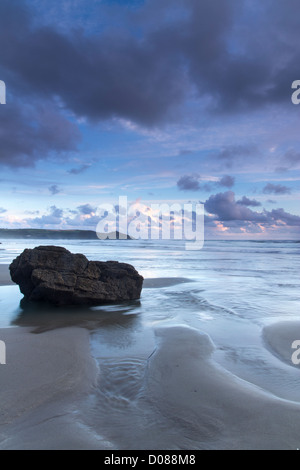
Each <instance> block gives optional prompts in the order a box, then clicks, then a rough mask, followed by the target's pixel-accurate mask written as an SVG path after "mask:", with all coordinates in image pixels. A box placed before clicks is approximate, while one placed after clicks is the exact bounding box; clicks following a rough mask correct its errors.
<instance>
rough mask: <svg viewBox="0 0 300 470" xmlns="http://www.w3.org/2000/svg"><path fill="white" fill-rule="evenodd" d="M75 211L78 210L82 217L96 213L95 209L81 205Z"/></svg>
mask: <svg viewBox="0 0 300 470" xmlns="http://www.w3.org/2000/svg"><path fill="white" fill-rule="evenodd" d="M77 209H78V211H79V213H80V214H83V215H90V214H95V213H96V211H97V208H96V207H93V206H91V205H90V204H84V205H81V206H79V207H78V208H77Z"/></svg>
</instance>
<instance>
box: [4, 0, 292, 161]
mask: <svg viewBox="0 0 300 470" xmlns="http://www.w3.org/2000/svg"><path fill="white" fill-rule="evenodd" d="M56 8H59V7H56ZM74 8H76V5H75V6H74ZM294 9H296V11H297V4H296V3H295V0H287V2H285V3H284V4H283V2H278V4H277V5H275V6H274V5H273V3H272V2H269V1H267V2H264V4H263V5H262V3H261V2H260V1H258V0H254V1H253V2H251V4H250V3H249V2H248V1H246V0H244V1H242V0H227V1H226V2H224V0H214V2H212V1H211V0H201V2H199V0H186V1H183V0H172V2H170V0H152V1H151V2H142V3H141V4H139V7H138V8H135V9H130V8H128V4H127V2H124V4H123V5H122V3H120V4H119V5H118V8H117V10H116V8H111V9H109V6H108V5H107V2H103V5H102V6H101V5H99V9H98V14H99V18H100V17H102V16H103V15H102V14H105V15H106V16H105V18H106V21H105V27H103V28H98V30H97V31H93V30H89V29H88V26H85V25H84V24H83V28H81V30H80V29H79V28H74V29H71V27H67V26H66V28H65V29H63V28H60V29H58V28H57V26H56V22H55V20H52V22H51V20H49V22H48V24H47V26H46V25H45V23H44V22H38V21H37V20H38V18H36V15H35V10H34V9H31V7H30V2H28V3H26V2H21V1H18V0H15V1H14V2H12V1H11V0H2V1H1V7H0V42H1V44H4V43H5V44H6V47H5V48H4V47H3V48H1V51H0V63H1V69H0V71H1V73H2V74H4V76H5V77H12V80H11V83H12V87H13V88H14V90H17V91H18V93H22V94H23V96H26V97H27V99H29V100H30V99H31V97H33V96H35V97H39V98H41V99H44V98H45V97H47V98H49V97H58V98H59V100H60V102H61V103H62V104H63V106H64V107H66V108H67V109H69V110H71V111H72V112H73V113H75V115H76V116H78V117H86V118H88V119H90V120H93V121H95V120H102V119H110V118H114V117H118V118H124V119H129V120H131V121H133V122H135V123H139V124H141V125H143V126H148V127H151V126H156V125H158V124H159V123H161V122H166V121H168V122H173V121H174V116H175V112H174V111H175V110H177V109H178V106H181V105H182V104H183V103H184V102H185V100H186V99H187V98H188V97H189V96H191V93H190V92H191V90H193V91H194V92H195V97H196V99H200V100H201V99H202V98H203V97H205V98H206V97H210V98H211V101H210V103H211V110H213V111H222V112H223V113H229V114H231V113H233V112H239V111H241V110H245V109H247V111H249V110H251V109H255V108H261V107H263V106H264V105H265V104H268V103H272V104H273V103H276V102H278V103H284V102H289V103H290V85H291V83H292V81H293V80H294V79H295V77H297V73H298V68H297V64H298V63H299V62H300V51H299V50H298V49H297V48H295V44H296V43H297V40H298V31H299V26H300V21H299V20H296V19H295V16H296V15H295V14H294ZM116 12H117V14H118V18H119V21H118V29H117V28H116V27H115V26H114V27H112V28H110V27H109V24H113V25H115V21H114V15H116ZM53 16H54V17H55V15H51V18H53ZM57 16H59V10H58V11H57ZM283 18H284V20H283ZM39 24H40V26H38V25H39ZM86 24H87V25H89V22H88V21H87V22H86ZM274 24H276V35H275V34H274ZM253 30H255V35H253ZM16 31H17V32H18V34H15V32H16ZM282 44H284V47H283V46H282ZM279 64H284V66H279ZM5 77H4V78H5ZM178 115H180V114H179V113H178ZM231 150H234V149H231ZM229 154H230V152H229ZM220 158H222V155H220ZM223 158H226V159H228V158H230V157H227V156H226V151H225V153H223Z"/></svg>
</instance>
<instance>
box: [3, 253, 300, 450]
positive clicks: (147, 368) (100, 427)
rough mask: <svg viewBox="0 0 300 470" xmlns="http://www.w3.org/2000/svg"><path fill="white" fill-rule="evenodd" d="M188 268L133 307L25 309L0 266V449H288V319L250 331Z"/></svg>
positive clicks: (291, 419)
mask: <svg viewBox="0 0 300 470" xmlns="http://www.w3.org/2000/svg"><path fill="white" fill-rule="evenodd" d="M76 248H77V247H76ZM107 250H108V251H109V250H110V248H109V247H108V248H107ZM76 251H78V250H77V249H76ZM120 253H124V256H127V255H128V253H127V248H126V250H124V251H120ZM160 253H161V252H160ZM110 255H111V253H107V256H106V257H107V258H108V259H109V258H110V257H111V256H110ZM138 255H139V256H140V254H138ZM102 256H103V254H102ZM201 256H203V258H204V257H205V256H206V257H207V256H208V255H207V253H206V254H205V255H201ZM218 256H219V254H218ZM167 258H168V257H167V256H166V263H167V262H169V260H168V259H167ZM199 258H200V255H199ZM136 264H138V263H137V262H136ZM199 266H200V267H201V264H200V263H199ZM202 267H203V264H202ZM176 269H177V268H176ZM188 270H189V271H190V268H188ZM188 270H186V271H185V270H181V271H178V270H177V271H175V270H173V271H171V270H169V273H170V276H169V277H167V276H165V277H146V276H145V277H146V279H145V282H144V289H143V294H142V298H141V301H140V302H133V303H128V304H125V305H119V306H117V305H116V306H107V307H99V308H98V307H93V308H91V309H81V310H74V311H72V310H68V311H66V310H57V309H55V308H53V309H51V308H50V309H49V310H45V309H43V308H42V306H37V307H36V311H31V310H29V311H28V310H23V307H18V304H19V303H20V300H21V299H22V296H21V295H20V293H19V291H18V287H17V286H13V285H12V283H11V281H10V275H9V270H8V264H0V280H1V281H0V282H1V284H0V294H1V296H0V299H1V304H2V317H0V320H1V318H2V320H1V321H2V325H4V324H5V327H2V328H0V340H1V341H4V342H5V344H6V365H0V383H1V388H0V402H1V412H0V449H1V450H8V449H71V450H72V449H100V450H106V451H111V450H130V449H136V450H138V449H145V450H151V449H153V450H155V449H157V450H172V449H174V450H180V449H189V450H196V449H199V450H200V449H289V450H293V449H297V448H298V447H299V435H300V396H299V383H300V370H299V367H297V366H295V365H294V364H292V362H291V355H292V353H293V350H292V349H291V343H292V342H293V341H295V340H298V339H299V340H300V321H298V320H297V318H296V317H295V316H293V317H290V318H289V319H288V320H286V321H283V316H282V317H281V318H279V316H276V315H273V316H271V315H269V316H268V317H267V319H266V321H265V320H264V321H260V320H259V321H258V319H259V318H260V316H259V312H260V310H257V312H258V314H257V316H256V317H255V318H254V319H255V321H254V322H253V321H252V319H251V317H250V316H249V314H248V312H247V315H246V314H245V315H242V312H243V310H242V308H241V307H242V303H240V304H239V305H240V306H239V307H238V308H237V307H234V304H233V303H232V304H231V305H229V303H227V304H226V302H225V300H226V299H225V300H223V306H222V307H221V306H220V297H218V295H217V292H216V290H215V288H214V286H215V285H216V282H215V278H216V277H217V275H214V276H210V277H209V276H208V275H206V277H207V278H209V279H211V281H209V282H211V283H212V284H211V285H212V288H211V289H209V288H208V287H209V285H208V284H205V283H204V278H202V280H201V282H200V281H199V278H197V277H196V276H195V275H194V276H191V277H188V276H187V273H188ZM160 271H161V272H164V270H163V267H162V265H161V266H160ZM152 272H153V274H156V273H157V271H156V272H155V271H154V270H153V271H152ZM165 272H167V271H165ZM190 272H192V271H190ZM149 273H150V271H148V274H149ZM174 274H177V276H175V275H174ZM247 276H249V274H248V272H247ZM238 279H239V278H238ZM218 285H220V283H218ZM239 285H240V284H239ZM232 288H233V287H232V286H231V289H232ZM261 288H262V286H261V284H260V286H259V289H260V291H261ZM284 288H288V289H291V287H290V284H289V286H288V287H286V286H285V287H284ZM224 294H226V291H225V290H224ZM204 295H205V297H204ZM210 295H211V297H214V299H215V302H214V304H212V303H211V297H210ZM7 296H8V298H6V297H7ZM252 297H253V296H252ZM245 299H246V295H245V296H244V300H245ZM253 300H255V299H253ZM253 300H252V302H251V306H252V310H251V314H252V316H253V308H255V305H256V304H255V302H254V301H253ZM276 301H277V304H278V303H279V300H278V297H277V299H276ZM4 302H6V303H4ZM209 302H210V303H209ZM231 302H233V301H231ZM235 302H236V298H235ZM285 302H286V300H285ZM171 304H172V309H170V308H168V305H169V306H170V305H171ZM260 304H261V302H260ZM289 305H291V306H292V305H293V304H292V303H291V304H289ZM3 306H5V309H7V312H5V315H4V316H3V312H4V310H3V308H4V307H3ZM253 306H254V307H253ZM264 309H265V310H264V311H265V312H267V304H266V303H265V304H264ZM10 310H11V313H10ZM235 312H238V313H239V315H237V314H236V313H235ZM275 313H276V312H275ZM6 317H7V318H9V319H11V320H10V321H7V320H6ZM249 319H250V320H249ZM279 320H280V321H279ZM298 337H299V338H298Z"/></svg>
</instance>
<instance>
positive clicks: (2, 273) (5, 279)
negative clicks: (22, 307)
mask: <svg viewBox="0 0 300 470" xmlns="http://www.w3.org/2000/svg"><path fill="white" fill-rule="evenodd" d="M8 266H9V265H8V264H0V286H11V285H14V283H13V282H12V280H11V278H10V273H9V269H8Z"/></svg>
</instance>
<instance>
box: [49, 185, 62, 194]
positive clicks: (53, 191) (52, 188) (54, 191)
mask: <svg viewBox="0 0 300 470" xmlns="http://www.w3.org/2000/svg"><path fill="white" fill-rule="evenodd" d="M48 189H49V191H50V193H51V194H52V196H55V195H56V194H59V193H60V192H61V189H59V187H58V186H57V184H53V185H52V186H50V187H49V188H48Z"/></svg>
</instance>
